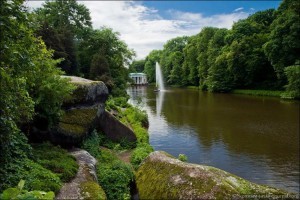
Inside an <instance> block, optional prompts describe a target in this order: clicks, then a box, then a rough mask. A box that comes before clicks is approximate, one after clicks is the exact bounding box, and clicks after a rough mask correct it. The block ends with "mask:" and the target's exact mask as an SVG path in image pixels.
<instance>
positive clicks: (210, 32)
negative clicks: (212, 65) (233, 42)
mask: <svg viewBox="0 0 300 200" xmlns="http://www.w3.org/2000/svg"><path fill="white" fill-rule="evenodd" d="M216 30H217V28H213V27H206V28H204V29H202V31H201V32H200V33H199V34H198V35H197V54H198V57H197V59H198V62H199V66H198V70H199V80H200V81H199V86H200V87H201V88H202V89H203V90H206V87H207V86H206V84H205V82H206V79H207V74H208V69H209V64H208V62H207V61H208V44H209V41H210V39H211V38H212V37H213V36H214V34H215V32H216Z"/></svg>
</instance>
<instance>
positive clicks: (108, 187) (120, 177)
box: [97, 149, 134, 199]
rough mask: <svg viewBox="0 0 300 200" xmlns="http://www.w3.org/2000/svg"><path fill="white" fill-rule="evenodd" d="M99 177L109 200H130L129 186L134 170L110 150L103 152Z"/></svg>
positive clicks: (98, 170) (100, 158)
mask: <svg viewBox="0 0 300 200" xmlns="http://www.w3.org/2000/svg"><path fill="white" fill-rule="evenodd" d="M97 176H98V180H99V183H100V185H101V186H102V188H103V189H104V191H105V193H106V195H107V198H108V199H130V188H129V184H130V182H131V181H132V180H133V178H134V175H133V169H132V167H131V166H130V165H129V164H126V163H124V162H123V161H121V160H119V159H118V158H117V156H116V155H115V154H114V153H113V152H111V151H110V150H108V149H102V150H101V156H100V157H99V164H98V166H97Z"/></svg>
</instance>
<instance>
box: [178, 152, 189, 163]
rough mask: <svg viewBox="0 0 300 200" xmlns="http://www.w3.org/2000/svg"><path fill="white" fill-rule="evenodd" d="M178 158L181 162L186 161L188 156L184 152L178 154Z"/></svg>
mask: <svg viewBox="0 0 300 200" xmlns="http://www.w3.org/2000/svg"><path fill="white" fill-rule="evenodd" d="M178 160H181V161H182V162H186V161H187V160H188V158H187V156H186V155H185V154H179V155H178Z"/></svg>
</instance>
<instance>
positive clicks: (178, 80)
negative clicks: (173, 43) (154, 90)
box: [168, 51, 183, 85]
mask: <svg viewBox="0 0 300 200" xmlns="http://www.w3.org/2000/svg"><path fill="white" fill-rule="evenodd" d="M170 59H171V60H172V62H171V63H172V70H171V72H170V75H169V77H168V83H170V84H175V85H183V84H182V63H183V54H182V53H181V52H180V51H175V52H173V53H172V54H171V55H170Z"/></svg>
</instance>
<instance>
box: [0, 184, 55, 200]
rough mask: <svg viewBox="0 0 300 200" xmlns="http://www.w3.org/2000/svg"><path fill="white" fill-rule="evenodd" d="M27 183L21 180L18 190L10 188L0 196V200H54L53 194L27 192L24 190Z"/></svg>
mask: <svg viewBox="0 0 300 200" xmlns="http://www.w3.org/2000/svg"><path fill="white" fill-rule="evenodd" d="M24 184H25V181H24V180H21V181H20V182H19V184H18V186H17V187H16V188H8V189H6V190H4V191H3V193H2V194H1V195H0V199H21V200H22V199H24V200H25V199H45V200H52V199H54V196H55V195H54V193H53V192H43V191H37V190H34V191H30V192H29V191H27V190H23V187H24Z"/></svg>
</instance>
